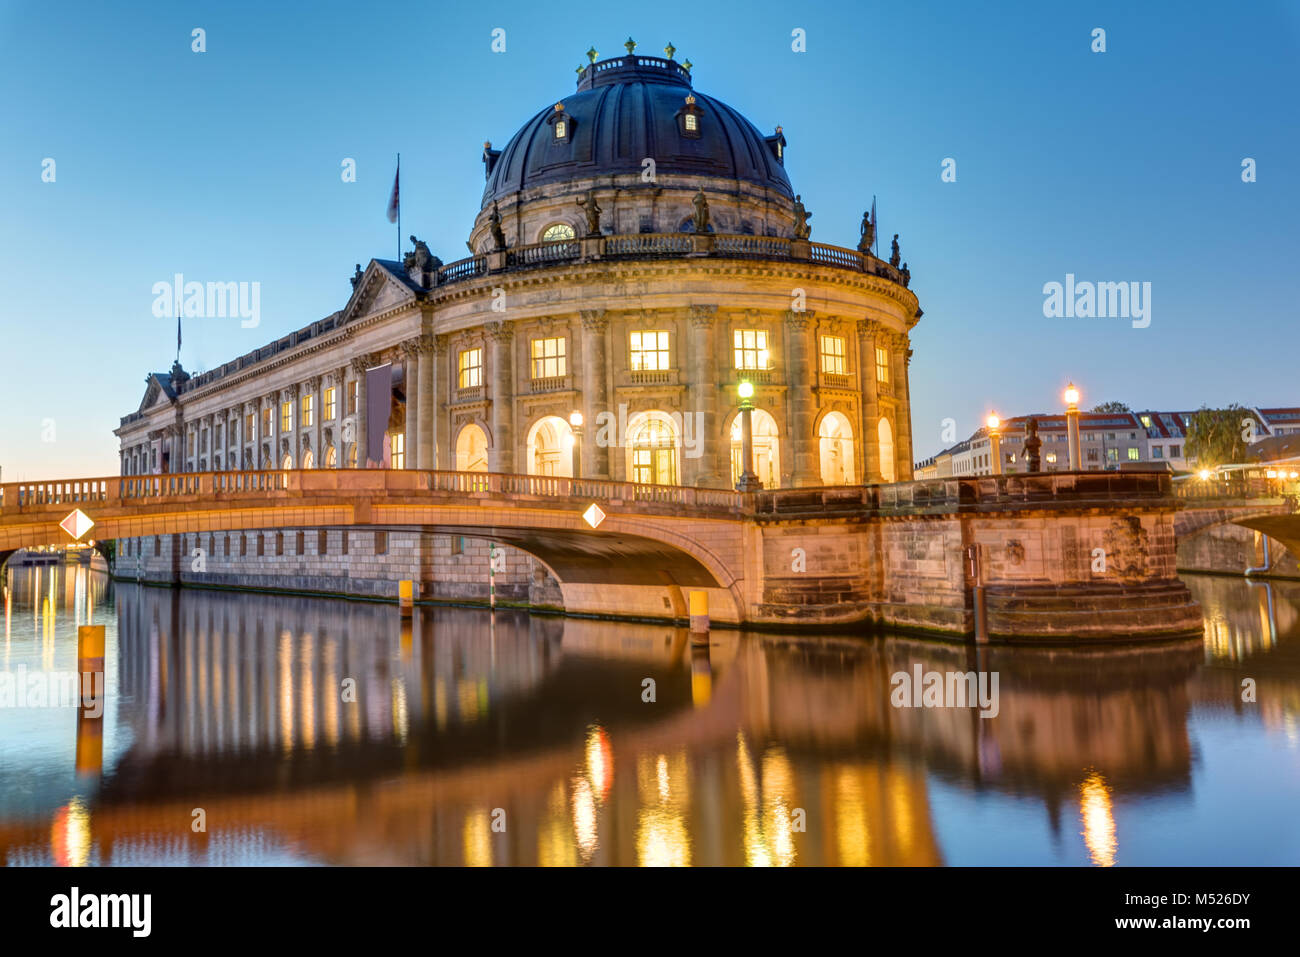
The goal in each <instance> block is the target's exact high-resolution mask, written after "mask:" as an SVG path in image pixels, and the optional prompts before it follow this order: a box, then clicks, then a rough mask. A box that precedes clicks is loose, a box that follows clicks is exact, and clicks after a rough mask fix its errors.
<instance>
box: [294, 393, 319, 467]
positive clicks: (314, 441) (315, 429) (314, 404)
mask: <svg viewBox="0 0 1300 957" xmlns="http://www.w3.org/2000/svg"><path fill="white" fill-rule="evenodd" d="M306 386H307V394H308V395H310V396H311V433H310V436H311V459H312V467H313V468H318V469H319V468H324V467H325V450H324V449H322V448H321V446H320V435H321V416H323V415H324V414H325V407H324V406H323V405H322V404H321V388H320V387H321V377H320V376H318V375H314V376H312V377H311V378H309V379H308V380H307V383H306ZM299 408H300V409H301V406H300V407H299Z"/></svg>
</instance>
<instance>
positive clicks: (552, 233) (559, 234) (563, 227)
mask: <svg viewBox="0 0 1300 957" xmlns="http://www.w3.org/2000/svg"><path fill="white" fill-rule="evenodd" d="M576 235H577V234H576V233H575V232H574V231H573V227H572V226H570V225H569V224H568V223H555V224H554V225H551V226H547V227H546V231H545V232H543V233H542V242H544V243H562V242H565V241H566V240H570V239H573V238H574V237H575V236H576Z"/></svg>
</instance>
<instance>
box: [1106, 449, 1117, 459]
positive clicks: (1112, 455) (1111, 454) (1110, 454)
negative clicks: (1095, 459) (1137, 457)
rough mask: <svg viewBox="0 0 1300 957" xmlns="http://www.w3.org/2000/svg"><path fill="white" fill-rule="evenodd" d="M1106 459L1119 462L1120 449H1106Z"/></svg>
mask: <svg viewBox="0 0 1300 957" xmlns="http://www.w3.org/2000/svg"><path fill="white" fill-rule="evenodd" d="M1106 461H1107V462H1118V461H1119V449H1107V450H1106Z"/></svg>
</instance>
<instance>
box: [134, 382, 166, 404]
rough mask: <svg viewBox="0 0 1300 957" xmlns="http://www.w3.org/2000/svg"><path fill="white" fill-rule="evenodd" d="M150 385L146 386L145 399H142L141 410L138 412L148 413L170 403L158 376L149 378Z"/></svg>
mask: <svg viewBox="0 0 1300 957" xmlns="http://www.w3.org/2000/svg"><path fill="white" fill-rule="evenodd" d="M147 381H148V385H146V386H145V390H144V397H143V398H141V399H140V408H139V409H138V410H137V411H140V412H148V411H149V410H150V409H153V408H155V407H157V406H160V405H166V404H167V402H168V399H167V393H165V392H164V391H163V388H162V386H161V385H160V384H159V382H158V377H157V376H150V377H149V378H148V380H147Z"/></svg>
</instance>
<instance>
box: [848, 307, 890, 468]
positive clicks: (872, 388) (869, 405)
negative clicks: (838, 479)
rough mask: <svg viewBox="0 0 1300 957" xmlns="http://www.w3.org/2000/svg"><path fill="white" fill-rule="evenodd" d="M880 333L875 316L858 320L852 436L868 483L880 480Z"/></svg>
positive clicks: (879, 326)
mask: <svg viewBox="0 0 1300 957" xmlns="http://www.w3.org/2000/svg"><path fill="white" fill-rule="evenodd" d="M880 332H882V327H881V325H880V323H878V322H876V321H875V320H874V319H859V320H858V382H859V384H860V385H861V387H862V419H861V421H860V422H859V423H858V428H859V430H860V431H861V435H858V436H855V438H856V439H857V441H858V447H859V448H860V449H861V450H862V451H861V461H862V468H861V472H860V474H861V475H862V481H863V483H864V484H867V485H876V484H879V483H880V482H883V481H884V479H883V477H882V476H881V474H880V446H879V437H878V435H877V433H876V425H877V423H878V422H879V421H880V383H879V381H878V380H877V379H876V336H877V335H878V334H879V333H880Z"/></svg>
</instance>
